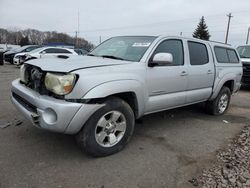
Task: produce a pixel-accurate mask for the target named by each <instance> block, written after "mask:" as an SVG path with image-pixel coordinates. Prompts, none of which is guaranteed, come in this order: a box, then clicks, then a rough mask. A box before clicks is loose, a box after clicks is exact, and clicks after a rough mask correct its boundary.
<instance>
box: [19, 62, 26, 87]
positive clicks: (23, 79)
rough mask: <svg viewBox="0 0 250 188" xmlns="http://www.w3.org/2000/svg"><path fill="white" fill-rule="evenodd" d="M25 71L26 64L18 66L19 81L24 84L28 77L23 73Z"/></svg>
mask: <svg viewBox="0 0 250 188" xmlns="http://www.w3.org/2000/svg"><path fill="white" fill-rule="evenodd" d="M25 71H26V65H22V66H21V67H20V80H21V82H23V83H25V84H26V83H27V82H28V78H27V75H26V74H25Z"/></svg>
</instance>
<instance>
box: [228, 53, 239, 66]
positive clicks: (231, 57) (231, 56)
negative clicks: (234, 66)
mask: <svg viewBox="0 0 250 188" xmlns="http://www.w3.org/2000/svg"><path fill="white" fill-rule="evenodd" d="M227 54H228V57H229V61H230V63H239V59H238V56H237V54H236V52H235V51H234V50H227Z"/></svg>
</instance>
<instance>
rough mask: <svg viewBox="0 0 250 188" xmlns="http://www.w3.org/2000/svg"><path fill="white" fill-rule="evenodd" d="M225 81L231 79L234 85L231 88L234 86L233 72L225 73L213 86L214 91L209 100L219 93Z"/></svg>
mask: <svg viewBox="0 0 250 188" xmlns="http://www.w3.org/2000/svg"><path fill="white" fill-rule="evenodd" d="M227 81H233V82H234V87H233V90H234V88H235V83H236V80H235V76H234V74H233V73H230V74H226V75H225V76H224V77H223V78H222V79H220V80H219V81H218V83H217V85H216V87H215V88H214V91H213V93H212V96H211V97H210V100H213V99H215V98H216V97H217V95H218V94H219V92H220V90H221V88H222V87H223V85H224V84H225V83H226V82H227Z"/></svg>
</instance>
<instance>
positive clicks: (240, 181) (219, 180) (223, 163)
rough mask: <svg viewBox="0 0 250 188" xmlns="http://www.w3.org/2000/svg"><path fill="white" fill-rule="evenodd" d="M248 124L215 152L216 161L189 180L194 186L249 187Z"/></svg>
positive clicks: (249, 135) (206, 187) (249, 143)
mask: <svg viewBox="0 0 250 188" xmlns="http://www.w3.org/2000/svg"><path fill="white" fill-rule="evenodd" d="M249 149H250V126H245V127H244V128H243V130H242V131H241V133H240V134H239V135H238V136H237V137H236V138H234V139H233V140H232V141H231V142H230V144H228V149H226V150H219V151H218V152H217V155H216V156H217V163H216V164H215V165H213V166H212V168H210V169H207V170H204V171H203V173H202V175H201V176H199V177H198V178H194V179H192V180H190V183H192V184H193V185H194V186H200V187H204V188H210V187H217V188H222V187H223V188H235V187H238V188H247V187H250V150H249Z"/></svg>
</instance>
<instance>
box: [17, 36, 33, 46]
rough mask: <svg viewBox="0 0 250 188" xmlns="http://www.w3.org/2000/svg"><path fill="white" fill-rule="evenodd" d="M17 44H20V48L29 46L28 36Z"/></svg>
mask: <svg viewBox="0 0 250 188" xmlns="http://www.w3.org/2000/svg"><path fill="white" fill-rule="evenodd" d="M19 44H20V46H25V45H29V44H30V41H29V38H28V36H26V37H22V38H21V40H20V43H19Z"/></svg>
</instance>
